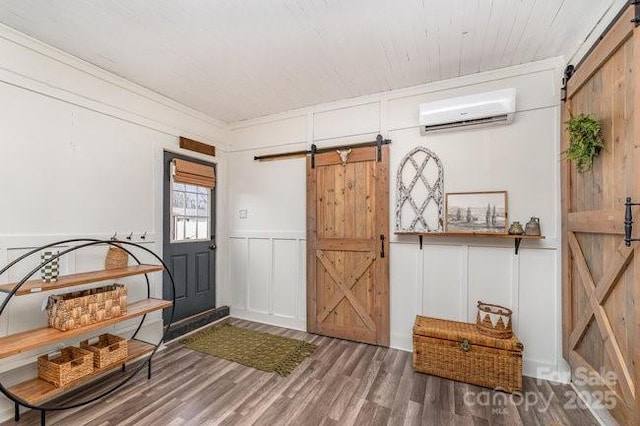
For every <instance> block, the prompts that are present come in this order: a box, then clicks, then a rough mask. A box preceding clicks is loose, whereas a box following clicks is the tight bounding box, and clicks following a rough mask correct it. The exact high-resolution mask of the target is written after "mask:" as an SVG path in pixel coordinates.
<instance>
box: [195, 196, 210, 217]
mask: <svg viewBox="0 0 640 426" xmlns="http://www.w3.org/2000/svg"><path fill="white" fill-rule="evenodd" d="M208 211H209V197H208V196H206V195H198V216H200V217H207V216H208V214H207V212H208Z"/></svg>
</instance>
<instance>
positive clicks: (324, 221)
mask: <svg viewBox="0 0 640 426" xmlns="http://www.w3.org/2000/svg"><path fill="white" fill-rule="evenodd" d="M344 154H346V152H343V155H344ZM344 160H345V161H343V158H341V156H340V155H339V154H338V153H337V152H336V151H331V152H326V153H321V154H316V155H315V158H314V159H313V163H314V164H312V159H311V157H309V158H308V159H307V215H308V217H307V330H308V331H309V332H311V333H317V334H323V335H326V336H332V337H338V338H342V339H348V340H355V341H358V342H364V343H371V344H377V345H383V346H388V345H389V249H388V248H389V180H388V169H389V152H388V147H387V146H384V147H382V151H381V155H380V158H379V156H378V150H377V148H376V147H362V148H352V149H351V150H350V152H349V153H348V155H347V157H346V159H344Z"/></svg>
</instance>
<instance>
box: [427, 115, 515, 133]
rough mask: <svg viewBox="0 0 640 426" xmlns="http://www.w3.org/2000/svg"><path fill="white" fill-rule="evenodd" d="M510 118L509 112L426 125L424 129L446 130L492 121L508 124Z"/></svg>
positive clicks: (428, 130) (490, 122)
mask: <svg viewBox="0 0 640 426" xmlns="http://www.w3.org/2000/svg"><path fill="white" fill-rule="evenodd" d="M508 119H509V117H508V115H507V114H502V115H494V116H492V117H484V118H476V119H473V120H460V121H454V122H451V123H444V124H432V125H430V126H424V130H425V131H426V132H430V131H431V132H433V131H435V130H445V129H451V128H455V127H466V126H478V125H481V124H492V123H505V124H506V122H507V121H508Z"/></svg>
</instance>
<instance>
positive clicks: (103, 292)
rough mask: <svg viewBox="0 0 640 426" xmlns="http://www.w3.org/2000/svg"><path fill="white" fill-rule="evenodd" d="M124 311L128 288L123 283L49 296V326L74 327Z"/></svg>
mask: <svg viewBox="0 0 640 426" xmlns="http://www.w3.org/2000/svg"><path fill="white" fill-rule="evenodd" d="M126 313H127V288H126V287H125V286H124V285H122V284H113V285H108V286H104V287H97V288H92V289H89V290H83V291H74V292H72V293H67V294H63V295H56V296H49V300H48V302H47V315H48V317H49V327H53V328H55V329H57V330H60V331H67V330H73V329H74V328H80V327H85V326H87V325H90V324H95V323H97V322H101V321H105V320H108V319H111V318H116V317H119V316H121V315H124V314H126Z"/></svg>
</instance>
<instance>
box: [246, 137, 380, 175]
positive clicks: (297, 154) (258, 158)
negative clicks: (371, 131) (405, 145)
mask: <svg viewBox="0 0 640 426" xmlns="http://www.w3.org/2000/svg"><path fill="white" fill-rule="evenodd" d="M390 143H391V140H390V139H384V138H383V137H382V135H378V136H377V137H376V140H375V141H373V142H362V143H356V144H353V145H343V146H331V147H328V148H318V147H317V146H316V144H312V145H311V149H310V150H304V151H293V152H284V153H280V154H267V155H257V156H255V157H253V159H254V160H255V161H273V160H281V159H285V158H300V157H306V156H307V155H311V168H312V169H315V167H316V162H315V156H316V154H321V153H323V152H332V151H335V150H344V149H351V148H362V147H367V146H375V147H376V148H377V150H378V156H377V159H378V162H380V161H382V145H388V144H390Z"/></svg>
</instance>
